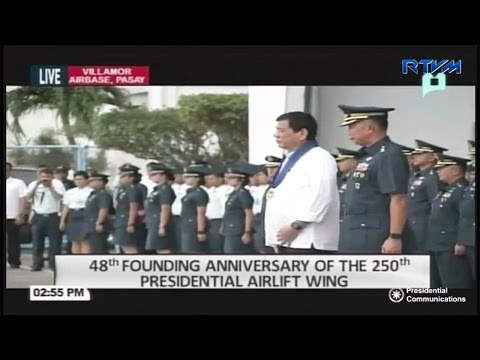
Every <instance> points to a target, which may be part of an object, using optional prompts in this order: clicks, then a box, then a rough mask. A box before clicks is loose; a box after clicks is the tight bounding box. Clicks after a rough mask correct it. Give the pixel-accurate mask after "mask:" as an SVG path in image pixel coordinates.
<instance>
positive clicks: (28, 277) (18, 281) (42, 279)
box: [6, 250, 53, 289]
mask: <svg viewBox="0 0 480 360" xmlns="http://www.w3.org/2000/svg"><path fill="white" fill-rule="evenodd" d="M21 261H22V265H21V267H20V268H19V269H11V268H10V266H9V265H8V264H7V274H6V275H7V289H28V288H29V287H30V285H53V271H52V270H49V269H43V270H42V271H34V272H32V271H30V267H31V266H32V254H31V253H30V252H26V251H24V250H22V257H21Z"/></svg>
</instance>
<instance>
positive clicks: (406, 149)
mask: <svg viewBox="0 0 480 360" xmlns="http://www.w3.org/2000/svg"><path fill="white" fill-rule="evenodd" d="M400 147H401V148H402V152H403V154H404V155H405V156H410V155H413V152H414V151H415V149H414V148H411V147H408V146H405V145H400Z"/></svg>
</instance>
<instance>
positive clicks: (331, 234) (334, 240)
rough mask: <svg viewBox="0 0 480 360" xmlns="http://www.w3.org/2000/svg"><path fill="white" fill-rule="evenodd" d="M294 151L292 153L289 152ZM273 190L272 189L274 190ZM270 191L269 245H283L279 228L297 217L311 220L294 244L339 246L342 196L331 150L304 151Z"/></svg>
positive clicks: (266, 233) (315, 149)
mask: <svg viewBox="0 0 480 360" xmlns="http://www.w3.org/2000/svg"><path fill="white" fill-rule="evenodd" d="M289 155H291V154H289ZM271 191H272V193H271ZM268 193H269V194H271V195H269V194H267V204H266V210H265V242H266V245H268V246H272V245H280V242H279V241H278V239H277V232H278V231H279V230H280V228H281V227H283V226H290V224H291V223H293V222H294V221H304V222H308V223H310V224H308V225H307V226H306V227H305V228H304V229H303V230H301V231H300V232H299V233H298V236H297V237H296V239H295V240H294V241H293V242H292V243H291V244H290V247H292V248H296V249H309V248H311V247H312V245H313V247H314V248H315V249H319V250H337V249H338V237H339V232H340V226H339V214H340V200H339V194H338V189H337V164H336V161H335V159H334V158H333V157H332V156H331V155H330V153H329V152H328V151H326V150H325V149H322V148H320V147H316V148H313V149H311V150H310V151H308V152H307V153H306V154H304V155H303V156H302V157H301V158H300V159H299V160H298V161H297V162H296V164H295V165H294V166H293V168H292V169H291V170H290V171H289V172H288V173H287V175H286V176H285V178H284V180H283V182H282V183H281V184H280V185H279V186H278V187H276V188H275V189H271V190H269V192H268Z"/></svg>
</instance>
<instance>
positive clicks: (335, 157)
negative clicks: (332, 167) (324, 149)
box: [330, 153, 338, 160]
mask: <svg viewBox="0 0 480 360" xmlns="http://www.w3.org/2000/svg"><path fill="white" fill-rule="evenodd" d="M330 155H332V156H333V158H334V159H335V160H336V159H337V158H338V154H334V153H330Z"/></svg>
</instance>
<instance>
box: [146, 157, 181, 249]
mask: <svg viewBox="0 0 480 360" xmlns="http://www.w3.org/2000/svg"><path fill="white" fill-rule="evenodd" d="M170 172H171V169H169V168H168V167H167V166H166V165H164V164H161V163H157V162H155V163H150V164H149V165H148V175H149V177H150V179H151V180H152V181H153V183H154V184H155V186H154V188H153V189H152V190H153V191H152V192H151V193H150V194H149V195H148V199H147V208H146V225H147V229H148V236H147V244H146V248H147V250H151V251H155V252H156V253H158V254H170V253H171V252H172V243H171V235H172V226H171V223H172V221H171V219H172V204H173V202H174V201H175V193H174V191H173V190H172V187H171V186H170V184H169V183H168V178H169V176H168V174H169V173H170Z"/></svg>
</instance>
